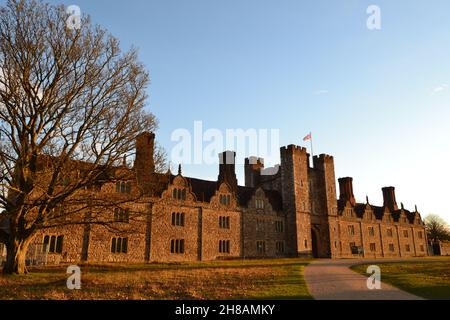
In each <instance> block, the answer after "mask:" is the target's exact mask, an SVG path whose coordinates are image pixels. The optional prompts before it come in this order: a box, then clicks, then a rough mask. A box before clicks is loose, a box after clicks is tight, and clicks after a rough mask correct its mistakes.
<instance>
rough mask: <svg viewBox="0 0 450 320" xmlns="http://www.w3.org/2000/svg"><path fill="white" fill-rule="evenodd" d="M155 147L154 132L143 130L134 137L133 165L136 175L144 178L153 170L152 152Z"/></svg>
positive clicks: (151, 173)
mask: <svg viewBox="0 0 450 320" xmlns="http://www.w3.org/2000/svg"><path fill="white" fill-rule="evenodd" d="M154 149H155V134H154V133H151V132H144V133H141V134H140V135H138V136H137V138H136V159H135V162H134V167H135V169H136V171H137V174H138V177H140V178H142V180H145V179H146V178H148V177H149V176H151V175H153V173H154V172H155V161H154V159H153V153H154Z"/></svg>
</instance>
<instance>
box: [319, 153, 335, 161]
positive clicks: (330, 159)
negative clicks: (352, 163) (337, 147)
mask: <svg viewBox="0 0 450 320" xmlns="http://www.w3.org/2000/svg"><path fill="white" fill-rule="evenodd" d="M316 158H317V159H320V160H324V161H332V160H334V157H333V156H330V155H328V154H324V153H322V154H321V155H319V156H314V159H316Z"/></svg>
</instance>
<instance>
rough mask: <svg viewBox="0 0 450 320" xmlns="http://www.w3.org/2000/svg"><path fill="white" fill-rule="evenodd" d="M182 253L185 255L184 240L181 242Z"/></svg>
mask: <svg viewBox="0 0 450 320" xmlns="http://www.w3.org/2000/svg"><path fill="white" fill-rule="evenodd" d="M180 253H184V240H180Z"/></svg>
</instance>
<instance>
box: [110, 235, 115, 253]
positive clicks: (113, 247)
mask: <svg viewBox="0 0 450 320" xmlns="http://www.w3.org/2000/svg"><path fill="white" fill-rule="evenodd" d="M111 252H112V253H115V252H116V238H112V240H111Z"/></svg>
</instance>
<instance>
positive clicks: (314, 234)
mask: <svg viewBox="0 0 450 320" xmlns="http://www.w3.org/2000/svg"><path fill="white" fill-rule="evenodd" d="M318 240H319V239H318V235H317V231H316V230H314V228H312V229H311V241H312V254H313V257H314V258H319V249H318Z"/></svg>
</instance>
